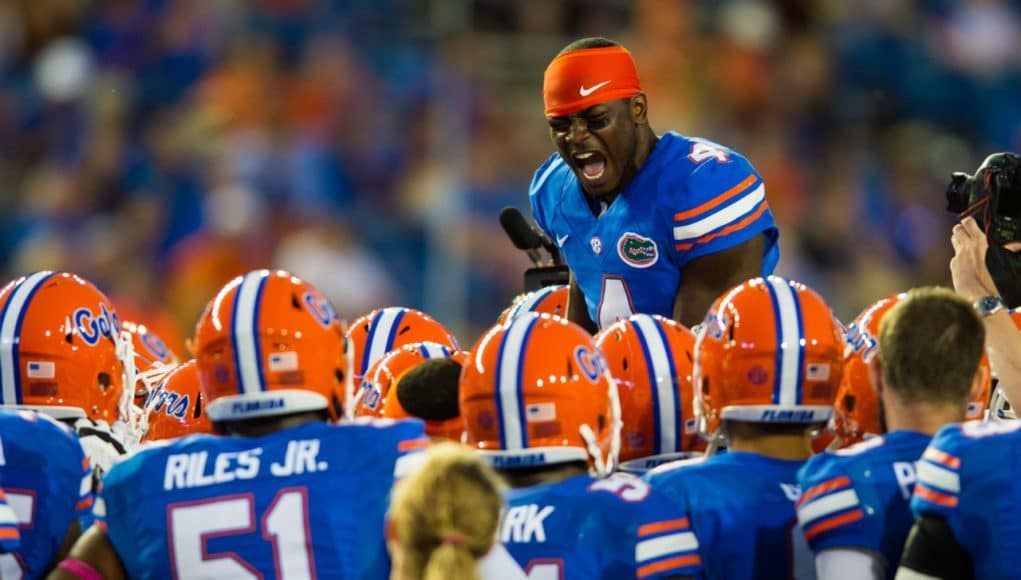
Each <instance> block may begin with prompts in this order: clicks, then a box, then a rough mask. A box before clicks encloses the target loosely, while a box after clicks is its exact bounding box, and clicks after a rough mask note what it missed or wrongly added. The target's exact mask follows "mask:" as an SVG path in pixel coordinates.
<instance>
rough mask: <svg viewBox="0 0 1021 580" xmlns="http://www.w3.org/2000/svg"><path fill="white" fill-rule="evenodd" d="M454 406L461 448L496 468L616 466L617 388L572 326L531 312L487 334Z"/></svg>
mask: <svg viewBox="0 0 1021 580" xmlns="http://www.w3.org/2000/svg"><path fill="white" fill-rule="evenodd" d="M459 400H460V406H461V416H462V417H463V418H464V426H465V440H464V441H465V444H467V445H468V446H470V447H474V448H477V449H478V450H479V452H480V453H482V454H483V455H484V456H485V457H486V458H487V459H488V460H490V462H491V463H492V464H493V465H494V467H499V468H514V467H535V466H539V465H547V464H555V463H564V462H570V461H588V462H589V464H590V466H592V467H593V468H594V469H595V470H596V471H597V472H599V473H609V472H610V471H611V470H612V469H613V467H614V466H615V463H616V458H617V453H618V451H619V449H620V404H619V401H618V400H617V387H616V384H615V383H614V381H613V378H612V377H610V374H609V372H607V369H606V363H605V362H604V361H603V359H602V354H601V353H600V352H599V349H598V348H597V347H596V345H595V342H594V341H593V340H592V337H591V336H590V335H589V334H588V333H587V332H585V330H583V329H582V328H581V327H580V326H578V325H576V324H574V323H572V322H568V321H567V320H564V319H562V318H559V317H556V316H552V315H550V314H537V313H534V312H533V313H527V314H523V315H521V316H519V317H517V318H515V319H514V320H511V321H510V322H508V323H507V324H504V325H498V326H495V327H493V328H491V329H490V330H489V331H488V332H486V334H485V335H483V336H482V338H480V339H479V341H478V342H477V343H475V346H474V347H473V348H472V350H471V354H470V355H469V359H468V364H467V365H466V366H465V367H464V370H463V371H462V373H461V384H460V393H459Z"/></svg>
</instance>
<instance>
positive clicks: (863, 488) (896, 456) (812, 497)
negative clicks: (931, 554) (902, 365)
mask: <svg viewBox="0 0 1021 580" xmlns="http://www.w3.org/2000/svg"><path fill="white" fill-rule="evenodd" d="M930 439H931V437H930V436H928V435H926V434H924V433H918V432H915V431H894V432H892V433H887V434H886V435H884V436H882V437H872V438H870V439H867V440H865V441H862V442H861V443H858V444H857V445H852V446H851V447H848V448H846V449H840V450H838V451H833V452H829V451H827V452H826V453H821V454H819V455H816V456H815V457H813V458H812V459H810V460H809V461H808V463H806V464H805V466H804V467H803V468H802V469H801V471H800V472H799V473H798V482H799V483H800V485H801V490H802V494H801V499H800V500H798V522H799V523H800V524H801V529H802V531H804V533H805V539H806V540H807V541H808V545H809V547H810V548H812V551H813V552H815V553H819V552H820V551H822V550H825V549H828V548H853V549H861V550H869V551H872V552H875V553H877V554H879V555H881V556H882V557H883V564H884V565H885V569H886V575H887V577H889V578H893V577H894V575H896V573H897V565H898V564H899V563H900V555H901V552H903V551H904V542H905V541H906V540H907V537H908V532H909V531H911V526H912V524H914V517H913V516H912V515H911V509H910V506H909V503H908V502H909V501H910V500H911V491H912V490H913V489H914V487H915V462H916V461H918V459H919V458H920V457H921V456H922V452H923V451H925V447H926V445H928V444H929V441H930Z"/></svg>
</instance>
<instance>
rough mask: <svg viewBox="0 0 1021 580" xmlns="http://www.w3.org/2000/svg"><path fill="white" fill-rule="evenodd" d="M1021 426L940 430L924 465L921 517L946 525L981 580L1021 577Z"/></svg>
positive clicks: (917, 499)
mask: <svg viewBox="0 0 1021 580" xmlns="http://www.w3.org/2000/svg"><path fill="white" fill-rule="evenodd" d="M1019 480H1021V421H1005V422H999V421H992V422H980V421H968V422H966V423H962V424H960V425H948V426H946V427H944V428H943V429H941V430H940V432H939V433H937V434H936V436H935V437H934V438H933V440H932V443H930V444H929V447H928V448H927V449H926V450H925V453H923V454H922V459H921V461H919V462H918V483H917V484H915V493H914V495H913V496H912V498H911V511H912V512H914V514H915V515H916V516H920V515H922V514H932V515H936V516H940V517H943V518H945V519H946V521H947V523H948V524H949V525H950V529H951V530H952V531H953V533H954V537H955V538H956V539H957V543H958V544H960V545H961V547H963V548H964V550H965V551H967V552H968V554H969V555H971V562H972V565H973V566H974V569H975V577H976V578H1017V577H1019V576H1021V560H1019V559H1018V553H1021V486H1018V481H1019Z"/></svg>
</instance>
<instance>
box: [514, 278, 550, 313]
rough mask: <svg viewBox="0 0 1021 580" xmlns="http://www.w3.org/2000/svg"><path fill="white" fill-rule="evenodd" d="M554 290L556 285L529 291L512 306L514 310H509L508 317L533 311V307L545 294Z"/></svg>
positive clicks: (547, 294)
mask: <svg viewBox="0 0 1021 580" xmlns="http://www.w3.org/2000/svg"><path fill="white" fill-rule="evenodd" d="M554 290H556V287H554V286H547V287H545V288H540V289H539V290H535V291H533V292H531V293H529V294H528V295H527V296H526V297H525V299H524V300H522V301H521V302H519V303H518V305H517V306H515V307H514V311H513V312H511V315H510V317H511V318H517V317H518V316H521V315H522V314H524V313H525V312H532V311H534V310H535V307H536V306H538V305H539V303H540V302H542V301H543V300H545V299H546V297H547V296H549V295H550V294H552V293H553V291H554Z"/></svg>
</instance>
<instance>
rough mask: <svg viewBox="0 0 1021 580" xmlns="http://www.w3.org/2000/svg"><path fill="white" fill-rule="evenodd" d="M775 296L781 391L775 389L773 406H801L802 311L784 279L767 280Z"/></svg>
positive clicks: (774, 307)
mask: <svg viewBox="0 0 1021 580" xmlns="http://www.w3.org/2000/svg"><path fill="white" fill-rule="evenodd" d="M766 283H767V284H768V285H769V286H768V287H769V289H770V294H772V296H773V314H774V317H775V319H776V326H777V331H778V332H777V362H778V363H779V368H778V369H777V372H776V374H777V379H778V382H779V385H778V386H779V389H774V394H773V397H774V401H773V402H774V403H776V404H779V405H798V404H800V403H801V401H800V400H799V399H800V397H799V394H800V391H801V389H800V382H801V363H802V359H803V358H804V351H805V345H804V344H803V341H802V332H801V312H800V308H799V303H798V297H797V295H796V294H795V291H794V288H792V287H791V285H790V283H788V282H787V281H786V280H784V279H783V278H777V277H775V276H770V277H768V278H766Z"/></svg>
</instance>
